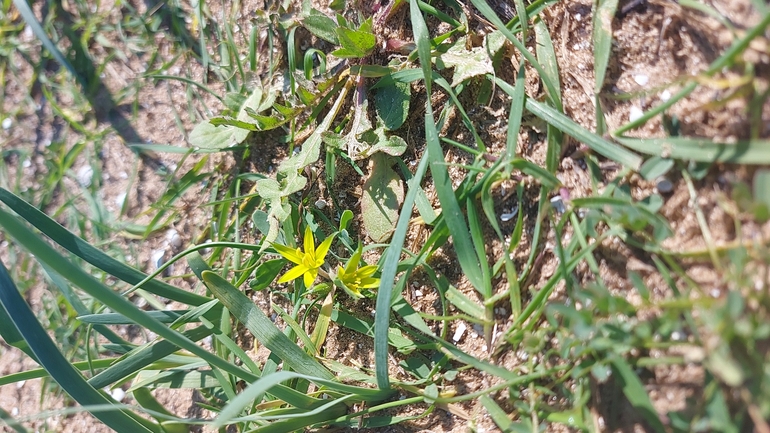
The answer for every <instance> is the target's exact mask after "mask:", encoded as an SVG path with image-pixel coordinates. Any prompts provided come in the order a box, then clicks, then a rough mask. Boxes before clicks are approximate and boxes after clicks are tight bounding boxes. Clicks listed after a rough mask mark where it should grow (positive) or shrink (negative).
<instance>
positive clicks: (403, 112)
mask: <svg viewBox="0 0 770 433" xmlns="http://www.w3.org/2000/svg"><path fill="white" fill-rule="evenodd" d="M411 97H412V87H411V86H410V85H409V84H408V83H400V82H395V81H394V82H392V83H390V84H388V85H385V86H383V87H381V88H380V89H378V91H377V92H376V93H375V94H374V101H375V106H376V107H377V115H378V116H380V118H381V119H382V121H383V123H384V124H385V128H386V129H389V130H391V131H392V130H394V129H398V128H400V127H401V125H403V124H404V122H405V121H406V119H407V117H408V116H409V101H410V99H411Z"/></svg>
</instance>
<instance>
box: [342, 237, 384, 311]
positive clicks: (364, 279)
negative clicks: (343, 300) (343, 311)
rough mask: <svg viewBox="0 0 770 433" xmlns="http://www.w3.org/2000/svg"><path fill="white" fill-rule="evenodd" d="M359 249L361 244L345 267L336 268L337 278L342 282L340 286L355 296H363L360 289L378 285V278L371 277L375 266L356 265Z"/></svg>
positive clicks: (358, 260)
mask: <svg viewBox="0 0 770 433" xmlns="http://www.w3.org/2000/svg"><path fill="white" fill-rule="evenodd" d="M361 251H362V249H361V245H359V246H358V249H357V250H356V252H355V253H354V254H353V257H351V258H350V260H348V263H347V264H346V265H345V267H344V268H343V267H342V266H340V267H339V270H337V279H338V280H339V282H341V283H342V288H343V289H345V291H346V292H348V294H350V295H351V296H353V297H355V298H363V295H362V294H361V289H374V288H377V287H379V286H380V279H379V278H374V277H372V275H374V273H375V272H376V271H377V266H374V265H367V266H364V267H362V268H359V267H358V264H359V263H360V262H361Z"/></svg>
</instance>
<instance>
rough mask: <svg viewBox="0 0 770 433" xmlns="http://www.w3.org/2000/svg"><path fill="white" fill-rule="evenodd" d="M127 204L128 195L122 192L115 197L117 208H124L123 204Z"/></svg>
mask: <svg viewBox="0 0 770 433" xmlns="http://www.w3.org/2000/svg"><path fill="white" fill-rule="evenodd" d="M125 202H126V193H125V192H121V193H120V194H118V195H117V196H116V197H115V206H117V207H118V208H119V209H122V208H123V203H125Z"/></svg>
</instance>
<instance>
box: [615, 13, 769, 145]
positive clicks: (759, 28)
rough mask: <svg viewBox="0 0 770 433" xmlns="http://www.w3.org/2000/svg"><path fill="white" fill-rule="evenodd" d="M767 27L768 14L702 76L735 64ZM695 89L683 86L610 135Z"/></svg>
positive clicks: (693, 84)
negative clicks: (738, 57) (739, 56)
mask: <svg viewBox="0 0 770 433" xmlns="http://www.w3.org/2000/svg"><path fill="white" fill-rule="evenodd" d="M768 25H770V14H767V15H765V16H763V17H762V21H760V22H759V24H757V25H756V26H754V27H752V28H751V29H750V30H748V31H747V32H746V33H745V34H744V36H743V37H742V38H741V39H738V40H736V41H735V42H734V43H733V45H732V46H731V47H730V48H728V49H727V51H725V52H724V53H722V55H721V56H719V58H717V59H716V60H714V62H713V63H711V66H709V67H708V69H706V70H705V71H704V72H703V75H705V76H707V77H709V76H711V75H713V74H714V73H716V72H717V71H720V70H722V68H724V67H726V66H729V65H730V64H732V63H733V62H735V58H736V57H737V56H738V55H739V54H741V53H742V52H743V51H744V50H745V49H746V48H748V46H749V44H750V43H751V41H753V40H754V39H756V38H758V37H761V35H762V33H764V31H765V29H766V28H767V26H768ZM696 87H698V83H697V82H691V83H690V84H688V85H686V86H684V87H683V88H682V90H680V91H679V92H677V93H676V94H675V95H673V96H672V97H671V98H669V100H667V101H666V102H663V103H661V104H658V105H657V106H655V108H653V109H651V110H648V111H646V112H645V113H644V115H642V117H640V118H638V119H636V120H634V121H632V122H628V123H626V124H625V125H623V126H621V127H620V128H618V129H617V130H615V131H613V132H612V135H613V136H617V135H621V134H623V133H624V132H626V131H629V130H631V129H634V128H638V127H639V126H641V125H644V124H645V123H646V122H647V121H648V120H650V119H652V118H653V117H655V116H657V115H658V114H660V113H662V112H664V111H666V110H667V109H669V108H670V107H672V106H673V105H674V104H676V103H677V102H679V100H680V99H682V98H684V97H685V96H687V95H689V94H690V93H692V91H693V90H695V88H696Z"/></svg>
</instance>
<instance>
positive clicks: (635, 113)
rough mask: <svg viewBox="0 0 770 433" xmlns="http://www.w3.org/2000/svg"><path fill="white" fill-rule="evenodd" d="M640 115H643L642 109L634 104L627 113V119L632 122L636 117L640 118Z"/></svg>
mask: <svg viewBox="0 0 770 433" xmlns="http://www.w3.org/2000/svg"><path fill="white" fill-rule="evenodd" d="M642 116H644V111H642V109H641V108H639V107H637V106H636V105H632V106H631V110H630V111H629V113H628V120H629V121H631V122H633V121H635V120H637V119H640V118H641V117H642Z"/></svg>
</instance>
